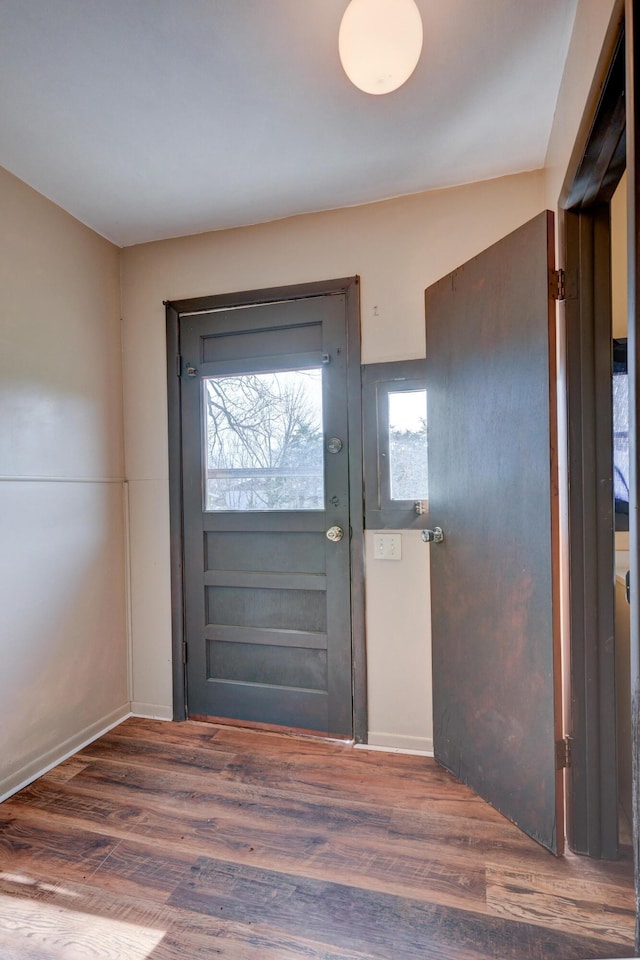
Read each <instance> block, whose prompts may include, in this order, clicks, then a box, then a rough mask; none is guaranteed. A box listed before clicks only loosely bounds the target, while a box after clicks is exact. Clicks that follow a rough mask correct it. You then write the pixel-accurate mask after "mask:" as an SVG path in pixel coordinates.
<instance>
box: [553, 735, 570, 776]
mask: <svg viewBox="0 0 640 960" xmlns="http://www.w3.org/2000/svg"><path fill="white" fill-rule="evenodd" d="M572 746H573V740H572V739H571V737H563V738H562V740H556V770H564V769H565V768H567V767H570V766H571V760H572V756H571V754H572V750H571V748H572Z"/></svg>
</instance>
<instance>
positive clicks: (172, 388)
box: [164, 276, 368, 743]
mask: <svg viewBox="0 0 640 960" xmlns="http://www.w3.org/2000/svg"><path fill="white" fill-rule="evenodd" d="M340 294H342V295H344V297H345V310H346V323H347V329H346V335H347V352H348V356H347V390H348V398H349V399H348V409H347V415H348V421H349V499H350V503H349V508H350V516H351V521H350V522H351V551H350V554H351V561H350V562H351V682H352V694H353V735H354V739H355V741H356V743H366V742H367V726H368V724H367V670H366V642H365V609H364V524H363V520H364V517H363V454H362V400H361V383H360V380H361V373H360V279H359V277H357V276H356V277H344V278H341V279H337V280H327V281H318V282H313V283H304V284H294V285H290V286H282V287H270V288H266V289H260V290H247V291H241V292H236V293H229V294H216V295H213V296H210V297H192V298H189V299H183V300H173V301H168V300H166V301H165V302H164V306H165V309H166V329H167V403H168V433H169V436H168V440H169V521H170V537H171V549H170V563H171V635H172V659H173V666H172V678H173V719H174V720H186V719H187V688H186V664H185V655H184V650H185V628H184V584H183V577H184V556H183V513H182V428H181V391H180V376H179V368H178V362H179V361H178V360H177V359H176V358H179V357H180V318H181V317H182V316H186V315H189V314H191V315H193V314H196V313H210V312H212V311H214V310H228V309H232V308H234V307H250V306H257V305H259V304H265V303H277V302H279V301H285V300H302V299H308V298H310V297H325V296H332V295H340Z"/></svg>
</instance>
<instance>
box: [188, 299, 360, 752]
mask: <svg viewBox="0 0 640 960" xmlns="http://www.w3.org/2000/svg"><path fill="white" fill-rule="evenodd" d="M346 347H347V336H346V314H345V297H344V295H330V296H317V297H310V298H306V299H299V300H289V301H283V302H278V303H267V304H259V305H255V306H249V307H242V308H236V309H228V310H219V311H216V312H209V313H199V314H195V315H192V316H182V317H181V318H180V349H181V354H182V369H181V388H182V443H183V449H182V463H183V478H182V480H183V515H184V602H185V629H186V642H187V705H188V713H189V716H191V717H202V718H226V719H237V720H240V721H250V722H255V723H265V724H273V725H277V726H282V727H287V728H296V729H302V730H311V731H315V732H319V733H328V734H332V735H343V736H351V735H352V695H351V690H352V676H351V625H350V558H349V550H350V539H349V490H348V483H349V467H348V445H349V438H348V435H347V428H348V420H347V349H346Z"/></svg>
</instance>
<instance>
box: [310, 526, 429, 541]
mask: <svg viewBox="0 0 640 960" xmlns="http://www.w3.org/2000/svg"><path fill="white" fill-rule="evenodd" d="M327 536H329V534H327ZM422 539H423V540H424V542H425V543H442V541H443V540H444V533H443V532H442V527H434V528H433V530H423V531H422Z"/></svg>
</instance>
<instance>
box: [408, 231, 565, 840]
mask: <svg viewBox="0 0 640 960" xmlns="http://www.w3.org/2000/svg"><path fill="white" fill-rule="evenodd" d="M552 251H553V218H552V216H551V214H547V213H542V214H540V216H538V217H536V218H535V219H534V220H531V221H530V222H529V223H527V224H525V225H524V226H522V227H520V228H519V229H518V230H516V231H515V232H514V233H512V234H510V235H509V236H508V237H505V238H504V239H503V240H501V241H500V242H499V243H496V244H494V246H492V247H490V248H489V249H488V250H485V251H484V252H483V253H480V254H479V255H478V256H477V257H475V258H474V259H473V260H471V261H469V262H468V263H465V264H464V265H463V266H461V267H459V268H458V269H457V270H455V271H454V272H453V273H452V274H450V275H449V276H447V277H444V278H443V279H442V280H440V281H438V283H436V284H434V285H433V286H432V287H429V289H428V290H427V294H426V314H427V369H428V385H429V387H428V389H429V427H428V438H429V507H430V515H431V520H432V524H433V525H438V526H440V527H442V529H443V531H444V540H443V542H442V543H440V544H432V546H431V547H430V549H431V596H432V624H433V627H432V630H433V639H432V642H433V725H434V751H435V755H436V758H437V759H438V760H439V761H440V762H441V763H443V764H444V765H445V766H446V767H447V768H448V769H449V770H451V771H453V773H455V775H456V776H457V777H459V778H460V779H461V780H463V781H464V782H465V783H468V784H469V785H470V786H471V787H473V788H474V790H476V791H477V792H478V793H479V794H480V795H481V796H482V797H484V798H485V799H486V800H488V801H489V802H490V803H492V804H493V805H494V806H495V807H497V809H498V810H500V811H501V812H502V813H504V814H505V815H506V816H508V817H509V818H510V819H511V820H513V821H514V822H515V823H516V824H518V826H520V827H521V828H522V829H523V830H524V831H525V832H526V833H528V834H529V835H530V836H532V837H534V839H536V840H538V841H539V842H540V843H541V844H543V845H545V846H547V847H548V848H549V849H551V850H553V851H554V852H560V851H561V850H562V845H563V839H564V833H563V816H562V811H563V802H562V774H561V772H560V771H558V770H557V769H556V755H555V741H556V739H557V738H559V737H560V734H561V726H560V724H561V717H560V686H559V685H560V669H559V666H560V637H559V630H558V602H557V594H556V589H557V577H558V568H557V559H558V541H557V531H558V523H557V493H558V491H557V475H556V463H555V456H556V449H557V440H556V431H555V402H554V391H555V304H554V302H553V300H551V297H550V268H551V266H552V260H551V262H550V257H551V256H552Z"/></svg>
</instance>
